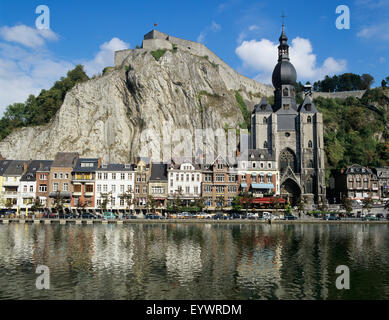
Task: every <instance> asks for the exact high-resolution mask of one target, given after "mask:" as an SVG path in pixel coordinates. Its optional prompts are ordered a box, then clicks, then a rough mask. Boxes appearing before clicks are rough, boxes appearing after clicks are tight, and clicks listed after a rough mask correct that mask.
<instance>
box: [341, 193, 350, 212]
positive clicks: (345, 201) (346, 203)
mask: <svg viewBox="0 0 389 320" xmlns="http://www.w3.org/2000/svg"><path fill="white" fill-rule="evenodd" d="M340 205H341V207H342V209H344V210H345V211H346V215H350V213H351V212H352V211H353V206H352V201H351V199H350V198H348V197H346V195H343V196H342V199H341V204H340Z"/></svg>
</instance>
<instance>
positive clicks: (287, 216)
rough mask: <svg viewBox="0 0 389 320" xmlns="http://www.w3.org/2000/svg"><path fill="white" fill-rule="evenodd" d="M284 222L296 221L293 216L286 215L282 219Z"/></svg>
mask: <svg viewBox="0 0 389 320" xmlns="http://www.w3.org/2000/svg"><path fill="white" fill-rule="evenodd" d="M284 220H297V217H295V216H294V215H292V214H291V215H286V216H285V217H284Z"/></svg>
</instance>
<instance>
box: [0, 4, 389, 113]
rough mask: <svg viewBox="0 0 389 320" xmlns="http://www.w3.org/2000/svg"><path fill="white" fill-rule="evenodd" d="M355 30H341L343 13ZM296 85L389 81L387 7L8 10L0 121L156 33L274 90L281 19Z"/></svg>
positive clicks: (1, 53) (3, 7)
mask: <svg viewBox="0 0 389 320" xmlns="http://www.w3.org/2000/svg"><path fill="white" fill-rule="evenodd" d="M42 4H45V5H47V6H48V7H49V8H50V33H47V34H40V33H39V32H38V31H37V30H36V29H35V20H36V19H37V17H38V16H39V15H38V14H36V13H35V8H36V7H37V6H38V5H42ZM341 4H344V5H347V6H348V7H349V8H350V24H351V26H350V29H349V30H338V29H337V28H336V26H335V20H336V18H337V16H338V15H337V14H336V13H335V9H336V7H337V6H338V5H341ZM282 11H284V12H285V14H286V16H287V17H286V19H285V24H286V33H287V36H288V37H289V42H290V45H291V58H292V61H291V62H292V63H293V64H294V65H295V66H296V69H297V72H298V80H301V81H302V82H305V81H307V80H309V81H311V82H313V81H315V80H318V79H321V78H322V77H323V75H325V74H327V73H329V74H336V73H343V72H354V73H358V74H362V73H370V74H371V75H373V77H374V78H375V80H376V82H375V84H374V85H380V83H381V80H382V79H383V78H384V77H386V76H389V55H388V54H387V52H389V19H388V17H389V0H353V1H342V2H339V1H331V0H329V1H309V2H308V1H299V0H296V1H249V0H220V1H210V0H208V1H203V0H197V1H182V0H181V1H175V0H171V1H161V0H159V1H153V0H149V1H132V0H127V1H124V0H123V1H122V0H116V1H115V0H112V1H88V0H83V1H71V0H67V1H59V0H56V1H54V0H53V1H44V2H42V1H21V0H19V1H18V0H13V1H10V0H0V114H1V113H2V112H3V110H4V108H5V107H6V105H8V104H10V103H12V102H23V101H24V100H25V99H26V97H27V96H28V94H29V93H33V94H38V93H39V91H40V89H42V88H49V87H50V86H51V85H52V83H53V82H54V81H55V80H56V79H59V78H60V77H61V76H64V75H65V74H66V71H67V70H68V69H70V68H72V67H73V66H74V65H75V64H78V63H83V64H85V65H86V66H87V70H88V72H89V74H93V73H96V72H99V71H101V69H102V68H103V67H104V66H105V65H112V63H113V51H114V50H117V49H122V48H126V47H129V48H134V47H135V46H136V45H141V42H142V39H143V35H144V34H145V33H147V32H148V31H150V30H151V29H152V28H153V24H154V23H158V27H157V29H158V30H159V31H162V32H166V33H168V34H171V35H174V36H177V37H180V38H185V39H189V40H194V41H201V42H203V43H204V44H205V45H206V46H207V47H208V48H210V49H211V50H212V51H214V52H215V53H216V54H217V55H218V56H219V57H221V58H222V59H223V60H224V61H226V62H227V63H228V64H229V65H230V66H231V67H233V68H234V69H235V70H237V71H238V72H240V73H242V74H244V75H246V76H248V77H251V78H254V79H256V80H259V81H261V82H269V79H270V74H271V71H272V69H273V67H274V63H275V59H276V56H275V54H274V50H276V46H277V41H278V37H279V35H280V31H281V17H280V16H281V14H282Z"/></svg>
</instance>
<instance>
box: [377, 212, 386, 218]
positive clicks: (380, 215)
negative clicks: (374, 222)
mask: <svg viewBox="0 0 389 320" xmlns="http://www.w3.org/2000/svg"><path fill="white" fill-rule="evenodd" d="M376 217H377V218H378V220H381V219H385V216H384V214H383V213H377V214H376Z"/></svg>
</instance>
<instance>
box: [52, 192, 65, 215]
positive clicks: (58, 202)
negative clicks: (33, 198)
mask: <svg viewBox="0 0 389 320" xmlns="http://www.w3.org/2000/svg"><path fill="white" fill-rule="evenodd" d="M64 204H65V198H64V197H63V195H62V194H61V192H60V191H56V192H55V196H54V208H55V210H56V211H57V213H60V212H63V208H64Z"/></svg>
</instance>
